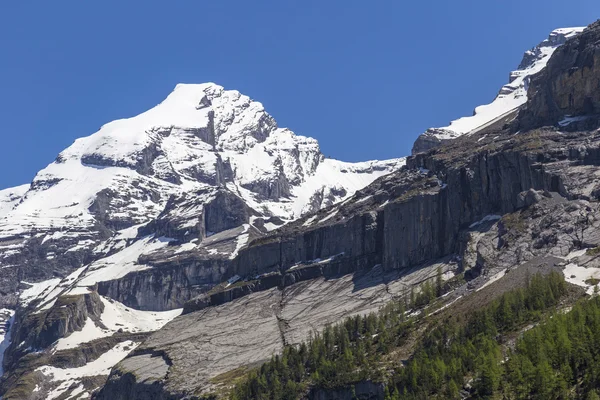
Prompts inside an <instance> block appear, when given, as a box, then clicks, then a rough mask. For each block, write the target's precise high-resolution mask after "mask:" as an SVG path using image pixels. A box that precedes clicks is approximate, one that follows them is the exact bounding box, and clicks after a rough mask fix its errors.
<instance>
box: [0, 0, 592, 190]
mask: <svg viewBox="0 0 600 400" xmlns="http://www.w3.org/2000/svg"><path fill="white" fill-rule="evenodd" d="M597 18H600V2H599V1H598V0H571V1H568V2H567V1H564V0H561V1H558V0H544V1H542V0H526V1H523V0H520V1H518V0H503V1H481V0H478V1H475V0H473V1H466V0H453V1H448V0H435V1H431V0H430V1H414V2H404V1H399V0H390V1H377V0H376V1H370V2H367V1H353V0H336V1H334V0H328V1H322V0H321V1H313V0H303V1H293V0H289V1H288V0H270V1H267V0H265V1H247V0H238V1H222V0H219V1H201V0H195V1H184V0H177V1H149V0H146V1H135V0H127V1H109V0H104V1H95V2H90V1H80V0H78V1H67V0H61V1H2V2H0V135H1V138H2V141H1V143H2V147H1V149H2V150H1V156H0V171H2V172H1V173H0V187H8V186H14V185H17V184H21V183H27V182H30V181H31V179H32V178H33V176H34V175H35V173H36V172H37V171H38V170H39V169H41V168H43V167H44V166H45V165H47V164H48V163H49V162H51V161H52V160H53V159H54V158H55V157H56V155H57V154H58V153H59V152H60V151H61V150H62V149H64V148H65V147H67V146H68V145H70V144H71V143H72V142H73V140H74V139H75V138H77V137H80V136H86V135H89V134H91V133H93V132H95V131H96V130H97V129H98V128H99V127H100V126H101V125H102V124H104V123H106V122H108V121H111V120H114V119H117V118H123V117H129V116H132V115H135V114H138V113H140V112H142V111H144V110H146V109H148V108H150V107H152V106H154V105H155V104H157V103H159V102H160V101H161V100H162V99H163V98H164V97H166V96H167V94H168V93H169V92H170V91H171V90H172V89H173V88H174V86H175V85H176V84H177V83H179V82H187V83H193V82H207V81H213V82H216V83H218V84H221V85H223V86H225V87H226V88H230V89H238V90H240V91H241V92H242V93H245V94H248V95H249V96H250V97H253V98H255V99H257V100H259V101H261V102H262V103H263V104H264V105H265V107H266V109H267V110H268V111H269V112H270V113H271V114H272V115H273V116H274V117H275V119H276V120H277V121H278V123H279V125H280V126H285V127H289V128H291V129H292V130H294V131H295V132H296V133H299V134H303V135H308V136H312V137H315V138H317V139H318V140H319V142H320V143H321V148H322V151H323V152H324V153H325V154H326V155H327V156H331V157H335V158H339V159H343V160H348V161H358V160H366V159H374V158H378V159H384V158H391V157H398V156H403V155H406V154H408V153H409V152H410V149H411V146H412V143H413V141H414V139H415V138H416V136H417V135H418V134H419V133H421V132H422V131H423V130H425V129H426V128H428V127H430V126H440V125H446V124H447V123H448V122H449V121H450V120H451V119H454V118H457V117H461V116H464V115H468V114H470V113H471V112H472V110H473V108H474V107H475V106H477V105H479V104H482V103H487V102H489V101H491V100H492V99H493V98H494V96H495V95H496V92H497V91H498V89H499V88H500V87H501V86H502V85H503V84H504V83H506V81H507V79H508V73H509V71H510V70H511V69H514V68H515V67H516V66H517V65H518V63H519V61H520V59H521V56H522V53H523V51H525V50H527V49H528V48H530V47H532V46H533V45H535V44H537V43H538V42H540V41H541V40H542V39H544V38H545V37H546V36H547V34H548V33H549V32H550V31H551V30H552V29H554V28H557V27H563V26H577V25H587V24H589V23H591V22H593V21H594V20H595V19H597Z"/></svg>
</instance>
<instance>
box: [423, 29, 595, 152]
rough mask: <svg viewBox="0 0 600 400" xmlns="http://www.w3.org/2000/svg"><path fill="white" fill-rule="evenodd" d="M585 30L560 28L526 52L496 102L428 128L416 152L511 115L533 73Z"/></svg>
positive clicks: (518, 104) (524, 99) (520, 100)
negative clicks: (444, 124) (448, 123)
mask: <svg viewBox="0 0 600 400" xmlns="http://www.w3.org/2000/svg"><path fill="white" fill-rule="evenodd" d="M584 29H585V27H575V28H560V29H555V30H553V31H552V32H550V35H549V36H548V38H547V39H545V40H544V41H543V42H541V43H540V44H539V45H537V46H536V47H534V48H533V49H531V50H528V51H526V52H525V54H524V56H523V60H522V61H521V63H520V64H519V67H518V69H517V70H516V71H512V72H511V73H510V79H509V83H508V84H506V85H504V86H503V87H502V88H501V89H500V92H499V93H498V95H497V96H496V98H495V99H494V101H493V102H491V103H490V104H486V105H482V106H479V107H477V108H475V111H474V112H473V115H472V116H469V117H463V118H459V119H457V120H454V121H452V122H450V125H449V126H444V127H440V128H430V129H428V130H427V131H426V132H425V133H423V134H421V135H420V136H419V137H418V138H417V140H416V141H415V144H414V146H413V154H414V153H419V152H422V151H426V150H429V149H431V148H433V147H437V146H438V145H439V144H440V143H442V142H444V141H446V140H452V139H455V138H457V137H459V136H462V135H465V134H468V133H475V132H477V131H479V130H481V129H484V128H486V127H488V126H490V125H492V124H493V123H495V122H498V121H500V120H502V119H503V118H507V117H509V116H510V115H511V114H512V112H513V111H516V110H517V109H518V108H519V107H520V106H522V105H523V104H525V103H526V102H527V89H528V87H529V80H530V79H531V76H532V75H535V74H537V73H538V72H540V71H541V70H542V69H543V68H544V67H545V66H546V64H547V63H548V60H549V59H550V57H551V56H552V54H553V53H554V51H555V50H556V49H557V48H558V47H559V46H561V45H562V44H564V43H565V42H566V41H567V40H568V39H570V38H573V37H575V36H577V35H578V34H579V33H581V32H582V31H583V30H584Z"/></svg>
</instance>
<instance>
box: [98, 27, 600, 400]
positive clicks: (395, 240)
mask: <svg viewBox="0 0 600 400" xmlns="http://www.w3.org/2000/svg"><path fill="white" fill-rule="evenodd" d="M598 31H600V24H594V25H592V26H591V28H590V29H589V30H587V31H586V32H584V33H582V35H581V37H579V38H575V39H571V41H568V42H567V44H570V45H569V46H565V50H564V52H565V53H567V52H573V51H577V52H579V53H585V54H589V53H592V54H595V52H596V46H597V41H596V40H595V39H594V37H595V35H596V34H597V32H598ZM582 46H583V47H585V49H583V50H582V49H581V47H582ZM573 49H576V50H573ZM560 54H562V55H557V57H565V58H566V59H569V60H572V58H573V54H571V57H567V56H566V55H565V54H563V53H560ZM552 59H554V58H552ZM587 59H589V58H588V57H582V58H581V63H585V60H587ZM575 64H576V65H573V64H571V63H570V64H566V65H564V66H563V67H561V68H558V67H557V72H556V73H555V76H557V78H556V79H559V80H560V79H561V77H562V76H563V75H562V74H563V72H566V71H569V70H573V68H586V67H585V65H586V64H579V62H576V63H575ZM586 71H587V69H586ZM595 77H597V74H596V73H594V72H590V74H589V75H588V74H587V73H586V74H584V78H583V79H591V80H592V82H594V80H593V79H595ZM550 79H553V78H550ZM582 84H583V82H582ZM543 85H548V86H550V87H556V82H554V81H551V82H547V81H541V80H539V79H533V80H532V86H531V87H530V88H529V94H530V95H531V99H530V101H529V102H528V103H526V104H525V106H524V109H523V110H522V111H521V114H519V117H518V118H517V120H515V121H514V122H513V123H512V124H508V125H506V126H494V124H492V125H491V126H489V127H487V128H485V129H482V130H480V131H477V132H474V133H473V134H472V135H464V136H462V137H459V138H457V139H455V140H453V141H451V142H448V143H445V144H444V145H443V146H441V147H439V148H436V149H433V150H431V151H429V152H426V153H421V154H417V155H415V156H413V157H409V158H408V160H407V165H406V166H405V167H404V168H402V169H401V170H400V171H398V172H395V173H392V174H390V175H387V176H384V177H381V178H379V179H378V180H376V181H375V182H373V183H372V184H371V185H369V186H368V187H366V188H365V189H362V190H360V191H358V192H357V193H356V194H355V195H354V196H352V197H351V198H349V199H347V200H345V201H343V202H340V203H338V204H336V205H334V206H332V207H329V208H327V209H324V210H321V211H319V212H317V213H315V214H313V215H307V216H304V217H302V218H300V219H299V220H297V221H294V222H292V223H290V224H288V225H286V226H284V227H282V228H280V229H278V230H275V231H272V232H270V233H269V234H268V235H266V236H264V237H262V238H258V239H255V240H253V241H252V242H251V243H250V244H249V246H248V247H247V248H245V249H243V250H241V251H240V253H239V256H238V257H237V259H236V261H235V262H234V263H233V264H232V265H231V266H230V267H229V271H228V273H227V275H226V276H241V277H242V278H243V281H239V282H236V283H235V284H233V285H231V284H229V283H224V284H222V285H219V286H217V287H215V288H213V290H211V291H210V292H208V293H205V294H202V295H200V296H199V297H197V298H195V299H194V300H192V301H190V302H188V303H187V304H186V305H185V307H184V313H183V315H182V316H180V317H178V318H176V319H175V320H173V321H172V322H170V323H168V324H167V325H165V327H164V328H162V329H161V330H159V331H158V332H156V333H154V334H152V335H151V336H150V337H149V338H148V339H147V340H146V341H145V342H144V343H142V344H141V345H140V346H139V347H138V348H136V350H134V351H133V352H132V353H130V354H129V355H128V356H127V357H126V358H125V359H124V360H123V361H122V362H120V363H119V364H118V365H117V366H116V367H115V368H114V369H113V370H112V372H111V375H110V377H109V380H108V382H107V384H106V385H105V386H104V388H103V389H102V390H101V392H100V393H99V394H98V395H97V398H99V399H115V398H116V399H143V398H147V396H150V394H151V398H156V399H177V398H185V397H186V396H187V397H189V396H191V397H194V396H196V398H200V397H202V396H208V395H209V394H212V395H216V396H220V395H223V394H224V393H226V392H227V390H228V388H229V387H230V385H231V384H232V383H233V382H234V380H235V378H236V377H237V376H239V375H241V374H243V373H244V368H245V367H247V366H251V365H254V364H255V363H260V362H261V361H265V360H267V359H269V357H270V356H271V355H272V354H273V352H281V351H282V350H283V349H284V348H285V346H288V345H294V344H297V343H300V342H301V341H302V340H304V339H306V338H307V337H308V336H309V334H310V333H311V332H312V331H313V330H315V329H316V330H320V329H321V328H323V327H324V326H326V325H327V324H330V323H332V322H335V321H339V320H341V319H342V318H343V317H346V316H352V315H355V314H365V313H368V312H370V311H375V310H377V309H378V308H379V307H380V306H381V305H383V304H385V303H386V302H387V301H389V300H391V299H395V298H396V299H397V298H402V297H406V296H408V295H409V293H410V292H411V288H415V286H417V285H420V284H421V283H423V282H426V281H427V280H432V279H438V278H437V277H440V278H441V279H442V280H443V281H445V282H447V283H446V284H445V285H446V286H447V287H448V288H450V289H451V291H450V292H449V293H448V294H447V295H446V296H444V298H443V300H442V301H444V302H445V304H446V306H447V307H460V305H461V304H463V303H462V302H461V301H459V300H460V299H462V298H463V297H464V298H465V301H466V302H469V301H470V300H469V299H470V298H473V299H478V297H477V296H475V294H476V293H478V291H479V290H481V289H483V288H484V287H487V286H488V285H489V284H490V283H491V282H494V281H498V282H499V284H500V285H501V286H502V285H517V284H518V282H519V281H522V280H523V279H525V278H523V276H526V274H518V273H516V272H514V271H516V270H520V269H521V268H525V267H527V271H530V273H535V272H536V271H547V270H548V269H554V268H555V269H558V270H560V271H564V274H565V276H566V279H567V281H568V282H570V283H572V284H575V285H580V286H583V287H584V288H586V290H587V291H588V293H592V285H593V284H594V282H595V279H597V278H600V261H598V258H597V252H596V251H591V252H587V251H586V249H587V248H596V247H597V246H598V245H600V231H599V230H598V229H597V221H598V220H600V212H599V211H598V209H599V208H598V206H597V201H598V193H600V190H599V188H598V186H597V174H598V173H600V170H599V168H600V167H599V166H600V158H599V157H600V136H599V132H598V130H596V128H597V127H598V122H599V120H598V117H597V116H595V115H588V114H587V111H586V110H587V109H588V108H589V107H587V108H586V107H583V104H584V103H585V102H579V101H578V100H575V101H574V103H575V104H578V102H579V103H580V104H582V107H579V108H577V107H575V108H576V109H574V110H569V112H570V113H572V114H571V115H575V116H580V115H585V117H586V118H587V120H586V121H587V123H586V129H583V130H582V129H577V127H576V126H575V127H572V128H573V129H571V130H573V132H567V131H566V130H564V129H563V128H562V127H561V126H560V125H558V124H557V125H556V126H552V125H551V126H544V124H543V119H542V118H543V112H542V111H537V109H536V102H535V99H534V96H533V93H537V92H538V91H540V90H541V88H542V87H543ZM579 94H580V93H575V94H574V95H573V96H574V97H575V96H577V95H579ZM590 101H591V102H592V104H593V106H594V107H596V102H595V100H594V99H593V98H592V99H591V100H590ZM517 111H518V110H517ZM528 113H531V114H533V117H532V118H533V120H535V121H539V123H540V124H541V125H539V124H538V125H539V126H540V127H539V128H537V129H533V130H530V131H527V132H526V131H519V123H522V122H523V123H524V120H521V118H526V116H527V115H529V114H528ZM516 114H517V113H516ZM527 118H530V117H527ZM563 120H564V115H563V116H561V118H559V119H558V121H563ZM563 125H565V124H564V123H563ZM505 275H506V276H505ZM518 276H521V278H520V280H519V279H517V280H516V281H515V280H514V279H511V277H518ZM501 282H503V283H501ZM486 293H489V290H488V291H486ZM113 295H116V291H115V292H113ZM473 301H474V302H475V303H471V304H472V305H471V306H470V307H471V309H472V307H476V304H477V302H478V301H481V299H479V300H473ZM455 302H456V305H454V303H455ZM473 304H475V305H473ZM463 309H464V308H463ZM450 313H451V311H450ZM409 355H410V354H409ZM361 384H364V385H363V386H362V387H367V392H366V393H363V395H364V396H366V397H364V398H378V399H380V398H383V391H382V390H380V389H377V390H376V391H374V392H369V389H368V388H369V387H370V386H369V385H368V383H365V382H363V383H361ZM315 389H318V388H315ZM341 389H343V388H341ZM465 390H467V389H465ZM311 393H312V394H307V396H308V398H319V399H321V398H323V399H325V398H348V399H350V398H352V395H351V393H350V392H349V391H346V392H345V394H344V392H343V390H342V391H341V392H337V393H338V394H336V395H335V396H338V397H328V396H333V395H332V394H331V393H329V394H323V392H319V391H318V390H317V391H316V392H311ZM319 393H320V394H319ZM340 393H342V394H340ZM467 393H468V392H467ZM315 396H316V397H315ZM319 396H320V397H319ZM344 396H346V397H344ZM369 396H370V397H369Z"/></svg>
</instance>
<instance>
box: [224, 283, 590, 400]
mask: <svg viewBox="0 0 600 400" xmlns="http://www.w3.org/2000/svg"><path fill="white" fill-rule="evenodd" d="M567 291H568V288H567V284H566V283H565V281H564V279H563V277H562V275H560V274H559V273H556V272H553V273H551V274H549V275H547V276H541V275H535V276H533V277H531V279H529V281H528V282H527V283H526V285H525V287H524V288H522V289H517V290H513V291H510V292H507V293H505V294H504V295H503V296H501V297H500V298H498V299H496V300H494V301H493V302H492V303H491V304H489V305H488V306H487V307H485V308H484V309H482V310H480V311H477V312H475V313H473V314H472V315H470V316H468V317H467V316H455V317H451V318H450V317H449V318H446V319H445V320H443V321H439V318H438V319H437V320H436V319H434V323H432V326H430V327H426V328H427V329H426V332H427V333H425V334H424V336H423V337H422V338H421V340H420V342H419V343H418V345H417V346H416V349H415V351H414V353H413V356H412V357H411V358H410V359H409V360H408V361H406V362H404V363H402V362H399V361H397V360H395V359H394V351H395V350H396V349H398V348H399V347H401V346H403V345H404V344H406V341H407V339H408V337H409V335H410V333H411V332H414V331H415V330H417V329H419V328H422V327H424V326H426V325H424V324H426V323H427V321H426V320H425V319H424V318H421V319H418V318H416V317H408V316H407V315H408V313H407V312H406V308H407V305H406V304H404V303H403V302H394V303H392V304H389V305H387V306H386V307H384V308H383V309H382V310H381V311H380V312H379V313H377V314H371V315H368V316H364V317H362V316H356V317H353V318H348V319H346V320H345V321H343V322H342V323H340V324H338V325H335V326H328V327H327V328H326V329H325V330H324V332H323V333H322V334H315V335H313V336H312V337H311V338H310V339H309V340H308V341H307V342H306V343H302V344H301V345H300V346H298V347H287V348H286V349H285V350H284V352H283V354H282V355H277V356H274V357H273V358H272V359H271V361H269V362H267V363H265V364H264V365H263V366H262V367H260V368H259V369H255V370H253V371H251V372H250V373H249V374H248V375H247V377H246V378H245V379H242V380H241V381H239V382H238V383H237V385H236V386H235V388H234V389H233V391H232V393H231V399H233V400H238V399H273V400H278V399H297V398H300V397H301V396H302V395H303V394H305V393H306V391H307V390H308V389H310V388H311V387H319V388H326V389H329V388H340V387H349V386H351V385H352V384H353V383H357V382H360V381H365V380H371V381H375V382H383V383H385V384H386V399H389V400H395V399H429V398H440V399H442V398H444V399H446V398H449V399H452V398H460V391H461V390H463V388H464V387H465V385H466V384H468V383H469V385H468V386H470V387H471V389H470V392H471V393H470V394H471V396H473V397H475V398H509V399H513V398H514V399H518V398H539V399H550V398H557V399H558V398H570V397H569V396H571V394H572V395H574V394H575V392H573V391H571V392H569V391H568V389H569V388H572V387H573V386H575V385H577V386H578V389H577V391H576V393H577V395H578V396H580V395H582V394H584V395H586V396H587V395H588V393H591V394H589V396H594V395H595V392H591V389H592V388H594V387H600V346H597V345H596V346H595V347H596V348H598V349H597V350H596V348H595V347H594V346H593V344H594V343H600V300H596V299H595V300H593V301H591V302H587V303H581V304H578V305H576V306H575V308H574V309H573V311H572V312H570V313H568V314H552V315H551V316H552V318H548V316H549V315H550V314H551V313H550V311H554V309H555V308H556V306H557V305H558V303H559V301H560V299H561V298H562V297H563V296H565V295H566V294H567ZM440 293H441V279H438V280H437V281H436V283H435V284H431V283H428V282H427V283H425V284H424V285H423V286H422V287H421V290H420V291H419V293H418V294H415V293H414V292H413V293H411V298H410V300H407V302H408V306H409V308H410V307H416V306H421V305H424V304H428V303H429V302H431V300H432V299H434V298H435V296H436V295H439V294H440ZM588 314H589V315H590V317H591V318H588ZM417 320H418V321H419V324H417V323H415V322H416V321H417ZM435 321H437V322H435ZM540 321H547V322H546V323H544V324H543V325H539V326H537V327H535V328H533V329H530V330H529V331H528V332H526V333H525V334H524V335H523V337H522V338H520V339H518V340H517V341H516V347H515V350H510V346H507V345H506V343H505V342H506V340H507V338H508V337H510V335H511V334H512V335H513V336H514V333H515V332H518V331H520V330H523V329H524V328H525V327H527V326H528V325H530V324H533V323H538V322H540ZM506 356H508V360H507V361H506V362H503V360H504V359H505V357H506ZM592 366H593V367H592ZM578 396H575V398H581V397H578ZM571 397H573V396H571Z"/></svg>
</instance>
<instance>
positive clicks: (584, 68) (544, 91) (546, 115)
mask: <svg viewBox="0 0 600 400" xmlns="http://www.w3.org/2000/svg"><path fill="white" fill-rule="evenodd" d="M599 87H600V22H596V23H594V24H592V25H591V26H590V27H589V28H588V29H587V30H585V31H584V32H583V33H582V34H581V35H579V36H577V37H576V38H574V39H571V40H569V41H568V42H567V43H566V44H565V45H564V46H563V47H562V48H559V49H558V50H557V51H556V54H555V55H554V56H553V57H552V59H551V60H550V61H549V62H548V65H547V67H546V69H544V70H543V71H542V72H541V73H539V74H538V75H536V76H535V77H534V78H533V79H532V81H531V85H530V87H529V93H528V96H529V98H530V100H529V101H528V102H527V106H526V108H525V109H524V110H523V111H522V112H521V115H520V116H519V124H518V128H519V129H522V130H529V129H532V128H535V127H539V126H545V125H557V124H558V123H559V122H561V121H563V123H561V125H564V126H567V125H572V124H574V123H575V125H573V126H571V128H570V129H573V130H582V129H586V128H587V129H593V128H594V127H596V125H597V119H598V114H600V93H599V91H598V88H599ZM565 117H571V118H566V119H565ZM573 117H580V118H573ZM586 117H590V119H591V120H587V118H586Z"/></svg>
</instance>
